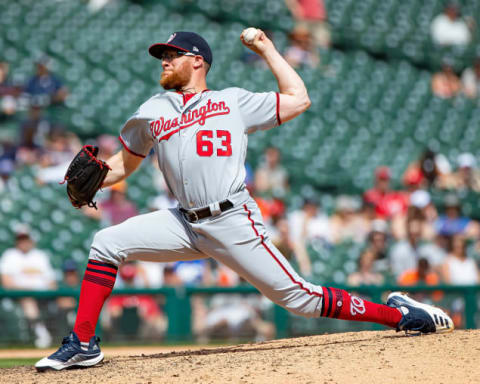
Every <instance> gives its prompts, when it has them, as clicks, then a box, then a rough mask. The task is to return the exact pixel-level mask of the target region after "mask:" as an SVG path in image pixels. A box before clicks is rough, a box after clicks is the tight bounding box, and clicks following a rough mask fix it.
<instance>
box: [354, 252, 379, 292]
mask: <svg viewBox="0 0 480 384" xmlns="http://www.w3.org/2000/svg"><path fill="white" fill-rule="evenodd" d="M375 258H376V255H375V253H374V252H371V251H370V250H366V251H364V252H363V253H362V255H361V256H360V258H359V259H358V271H357V272H354V273H352V274H350V275H349V276H348V284H349V285H352V286H359V285H381V284H383V276H382V274H380V273H377V272H374V271H373V263H374V261H375Z"/></svg>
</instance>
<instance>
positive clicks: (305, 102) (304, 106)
mask: <svg viewBox="0 0 480 384" xmlns="http://www.w3.org/2000/svg"><path fill="white" fill-rule="evenodd" d="M311 105H312V102H311V101H310V98H309V97H308V95H305V97H304V99H303V100H302V113H303V112H305V111H306V110H307V109H308V108H310V106H311Z"/></svg>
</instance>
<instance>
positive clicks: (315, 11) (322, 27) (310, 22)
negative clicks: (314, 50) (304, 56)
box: [285, 0, 330, 48]
mask: <svg viewBox="0 0 480 384" xmlns="http://www.w3.org/2000/svg"><path fill="white" fill-rule="evenodd" d="M285 3H286V5H287V7H288V9H289V10H290V12H291V13H292V16H293V18H294V19H295V21H296V25H297V26H298V27H301V28H304V29H306V30H307V31H308V32H310V34H311V35H312V37H313V42H314V44H315V45H316V46H319V47H324V48H327V47H328V46H329V45H330V30H329V26H328V23H327V9H326V7H325V4H324V1H323V0H285Z"/></svg>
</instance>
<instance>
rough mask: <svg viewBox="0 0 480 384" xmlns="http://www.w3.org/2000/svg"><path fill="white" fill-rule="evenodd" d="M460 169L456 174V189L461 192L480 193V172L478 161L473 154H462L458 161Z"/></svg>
mask: <svg viewBox="0 0 480 384" xmlns="http://www.w3.org/2000/svg"><path fill="white" fill-rule="evenodd" d="M457 164H458V169H457V171H456V172H455V174H454V178H455V180H454V183H455V188H456V189H457V190H460V191H473V192H477V193H480V171H479V170H478V169H477V160H476V159H475V156H473V155H472V154H471V153H462V154H461V155H459V156H458V159H457Z"/></svg>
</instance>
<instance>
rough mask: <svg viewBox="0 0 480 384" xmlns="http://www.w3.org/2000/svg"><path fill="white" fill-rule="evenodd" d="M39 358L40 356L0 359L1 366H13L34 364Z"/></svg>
mask: <svg viewBox="0 0 480 384" xmlns="http://www.w3.org/2000/svg"><path fill="white" fill-rule="evenodd" d="M38 360H39V359H38V358H31V357H25V358H16V359H0V368H13V367H20V366H22V365H30V366H33V365H34V364H35V363H36V362H37V361H38Z"/></svg>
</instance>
